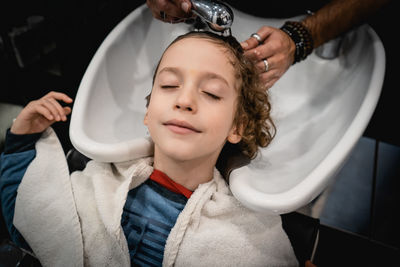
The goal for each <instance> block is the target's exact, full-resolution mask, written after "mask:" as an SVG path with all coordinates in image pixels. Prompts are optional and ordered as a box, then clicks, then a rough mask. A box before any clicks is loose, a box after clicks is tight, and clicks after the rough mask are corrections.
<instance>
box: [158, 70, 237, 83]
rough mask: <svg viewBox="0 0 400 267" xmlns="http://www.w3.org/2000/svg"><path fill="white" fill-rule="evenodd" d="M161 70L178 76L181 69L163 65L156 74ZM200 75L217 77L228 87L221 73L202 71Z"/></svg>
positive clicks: (207, 77)
mask: <svg viewBox="0 0 400 267" xmlns="http://www.w3.org/2000/svg"><path fill="white" fill-rule="evenodd" d="M162 72H172V73H174V74H176V75H178V76H181V75H182V71H181V70H180V69H179V68H176V67H164V68H162V69H161V70H160V71H159V72H158V74H161V73H162ZM202 76H203V77H204V78H206V79H218V80H220V81H222V82H223V83H225V84H226V85H227V86H228V87H229V83H228V81H227V80H226V79H225V78H224V77H222V76H221V75H219V74H217V73H214V72H204V73H203V74H202Z"/></svg>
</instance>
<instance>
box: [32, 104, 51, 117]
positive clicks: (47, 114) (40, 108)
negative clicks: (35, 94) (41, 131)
mask: <svg viewBox="0 0 400 267" xmlns="http://www.w3.org/2000/svg"><path fill="white" fill-rule="evenodd" d="M36 112H37V113H39V114H40V115H42V116H43V117H45V118H46V119H47V120H49V121H53V120H54V117H53V115H52V114H51V112H50V111H49V110H48V109H47V108H45V107H44V106H42V105H37V106H36Z"/></svg>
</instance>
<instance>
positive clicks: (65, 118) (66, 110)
mask: <svg viewBox="0 0 400 267" xmlns="http://www.w3.org/2000/svg"><path fill="white" fill-rule="evenodd" d="M63 109H64V114H65V117H64V118H63V121H66V120H67V115H69V114H71V111H72V109H71V108H70V107H64V108H63Z"/></svg>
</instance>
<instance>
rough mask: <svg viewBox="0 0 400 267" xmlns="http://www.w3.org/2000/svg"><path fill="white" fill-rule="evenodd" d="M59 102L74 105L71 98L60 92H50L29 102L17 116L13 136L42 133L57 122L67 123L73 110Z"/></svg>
mask: <svg viewBox="0 0 400 267" xmlns="http://www.w3.org/2000/svg"><path fill="white" fill-rule="evenodd" d="M58 101H63V102H65V103H67V104H70V103H72V99H71V98H69V97H68V96H67V95H66V94H63V93H59V92H50V93H48V94H47V95H45V96H44V97H42V98H40V99H38V100H34V101H31V102H29V103H28V105H26V107H25V108H23V109H22V111H21V112H20V113H19V115H18V116H17V118H16V120H15V121H14V123H13V125H12V126H11V129H10V131H11V132H12V133H13V134H32V133H41V132H43V131H44V130H46V129H47V128H48V127H49V126H50V125H52V124H53V123H54V122H56V121H66V120H67V115H69V114H70V113H71V108H70V107H62V106H61V105H60V103H59V102H58Z"/></svg>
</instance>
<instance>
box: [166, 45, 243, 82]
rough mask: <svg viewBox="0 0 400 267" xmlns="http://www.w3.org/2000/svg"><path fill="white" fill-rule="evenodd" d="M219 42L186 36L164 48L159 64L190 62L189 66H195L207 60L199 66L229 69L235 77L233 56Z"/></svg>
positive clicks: (181, 64)
mask: <svg viewBox="0 0 400 267" xmlns="http://www.w3.org/2000/svg"><path fill="white" fill-rule="evenodd" d="M221 42H222V41H221ZM221 42H219V41H218V40H213V39H206V38H200V37H186V38H184V39H181V40H178V41H177V42H175V43H173V44H172V45H171V46H170V47H168V48H167V49H166V50H165V52H164V55H163V57H162V58H161V61H160V66H161V65H165V64H171V63H172V64H177V65H178V66H180V67H183V66H184V64H185V63H190V64H193V65H190V66H193V67H195V66H196V65H201V64H202V63H203V62H207V65H202V66H201V67H204V68H207V69H214V70H215V71H217V72H219V71H224V70H229V71H231V73H232V74H233V76H234V77H236V78H237V74H236V70H235V67H234V62H235V59H234V56H233V54H232V52H230V51H229V49H228V48H227V47H226V46H225V45H224V44H223V43H221ZM165 61H167V62H165ZM227 65H229V67H228V66H227ZM218 67H219V68H218ZM190 71H191V72H194V68H190Z"/></svg>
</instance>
